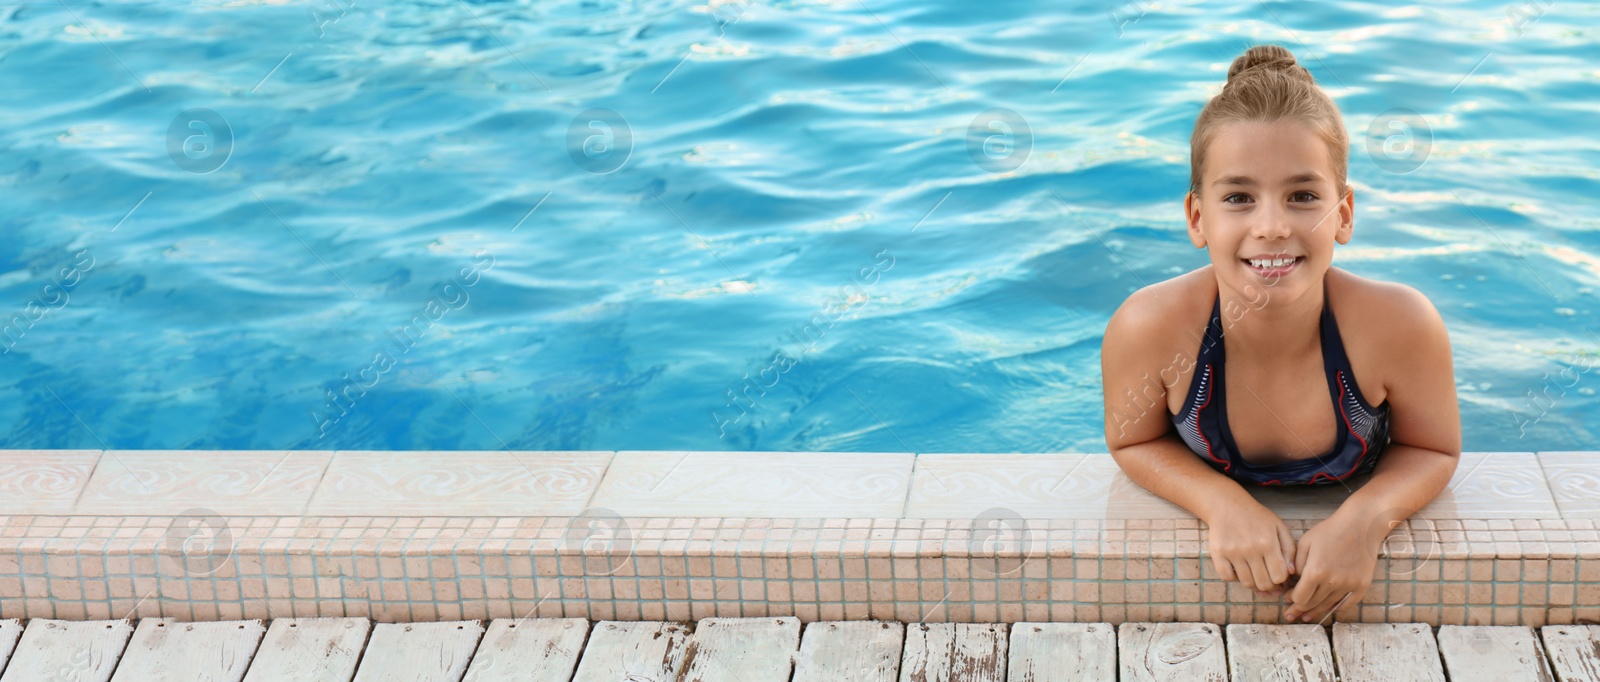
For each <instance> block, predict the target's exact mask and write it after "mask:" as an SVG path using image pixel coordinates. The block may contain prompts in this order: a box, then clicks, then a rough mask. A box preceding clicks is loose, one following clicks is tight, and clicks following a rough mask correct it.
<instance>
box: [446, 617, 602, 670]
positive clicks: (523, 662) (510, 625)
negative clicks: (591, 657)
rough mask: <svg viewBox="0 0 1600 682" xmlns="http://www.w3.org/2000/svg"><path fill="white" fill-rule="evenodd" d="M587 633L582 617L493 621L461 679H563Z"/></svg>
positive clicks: (575, 658) (587, 627) (587, 623)
mask: <svg viewBox="0 0 1600 682" xmlns="http://www.w3.org/2000/svg"><path fill="white" fill-rule="evenodd" d="M588 635H589V621H586V620H584V619H582V618H537V619H524V620H510V619H504V618H502V619H499V620H495V621H493V622H491V623H489V630H488V632H485V633H484V634H483V641H482V642H480V643H479V644H478V652H477V653H475V654H473V655H472V667H470V668H468V669H467V678H466V680H464V682H511V681H512V680H519V681H521V682H567V681H568V680H570V679H572V670H573V669H574V668H576V667H577V666H578V655H579V654H582V653H583V640H584V638H585V637H587V636H588Z"/></svg>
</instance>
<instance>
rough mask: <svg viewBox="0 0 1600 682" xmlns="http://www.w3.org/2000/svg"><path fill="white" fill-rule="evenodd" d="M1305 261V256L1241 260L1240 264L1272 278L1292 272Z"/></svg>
mask: <svg viewBox="0 0 1600 682" xmlns="http://www.w3.org/2000/svg"><path fill="white" fill-rule="evenodd" d="M1305 260H1306V257H1305V256H1295V257H1294V258H1258V259H1250V258H1240V259H1239V262H1240V263H1244V264H1245V266H1246V267H1248V268H1250V269H1251V270H1254V271H1255V272H1256V273H1258V274H1261V275H1267V276H1272V275H1283V274H1286V273H1288V272H1291V271H1293V270H1294V269H1295V268H1296V267H1299V265H1300V264H1301V263H1303V262H1305Z"/></svg>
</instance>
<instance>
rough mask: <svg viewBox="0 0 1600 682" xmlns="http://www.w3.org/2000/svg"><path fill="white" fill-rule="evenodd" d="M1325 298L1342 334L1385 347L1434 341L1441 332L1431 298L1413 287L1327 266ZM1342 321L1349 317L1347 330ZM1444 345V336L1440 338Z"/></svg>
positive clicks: (1439, 322)
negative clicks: (1327, 295)
mask: <svg viewBox="0 0 1600 682" xmlns="http://www.w3.org/2000/svg"><path fill="white" fill-rule="evenodd" d="M1328 272H1329V274H1330V275H1332V276H1331V277H1329V286H1330V287H1331V291H1330V292H1329V298H1330V299H1331V300H1332V301H1333V306H1334V311H1333V313H1334V316H1335V317H1337V318H1338V319H1339V320H1341V323H1340V332H1341V334H1342V335H1345V336H1351V335H1354V336H1357V337H1359V338H1363V339H1367V340H1373V341H1376V342H1378V343H1379V344H1380V345H1383V346H1387V347H1391V348H1392V347H1396V346H1397V345H1398V346H1400V347H1406V346H1414V345H1416V344H1418V343H1436V342H1438V341H1439V340H1440V338H1441V335H1443V334H1445V326H1444V318H1443V317H1442V316H1441V315H1439V311H1438V309H1437V308H1435V307H1434V305H1433V301H1430V300H1428V297H1427V296H1426V295H1425V294H1423V293H1422V292H1421V291H1418V290H1416V289H1415V288H1414V287H1412V286H1410V285H1407V284H1402V283H1399V282H1385V281H1382V280H1376V279H1370V278H1367V277H1362V276H1360V275H1357V274H1354V273H1351V272H1349V271H1347V270H1342V269H1339V268H1330V269H1329V271H1328ZM1343 320H1350V323H1349V324H1348V326H1349V327H1350V331H1345V328H1346V326H1347V324H1346V323H1344V322H1343ZM1443 338H1444V341H1445V342H1446V345H1447V346H1448V337H1443Z"/></svg>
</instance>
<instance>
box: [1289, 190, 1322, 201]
mask: <svg viewBox="0 0 1600 682" xmlns="http://www.w3.org/2000/svg"><path fill="white" fill-rule="evenodd" d="M1294 197H1305V198H1304V199H1300V200H1299V201H1300V202H1301V203H1311V202H1313V201H1316V200H1317V195H1316V194H1315V193H1313V192H1295V193H1294V194H1292V195H1290V197H1289V198H1290V200H1294Z"/></svg>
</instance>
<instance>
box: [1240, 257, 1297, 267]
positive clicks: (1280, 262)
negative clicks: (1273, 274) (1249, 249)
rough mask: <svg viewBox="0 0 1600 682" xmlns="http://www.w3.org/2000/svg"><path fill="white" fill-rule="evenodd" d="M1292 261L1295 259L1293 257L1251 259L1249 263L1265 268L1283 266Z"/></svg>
mask: <svg viewBox="0 0 1600 682" xmlns="http://www.w3.org/2000/svg"><path fill="white" fill-rule="evenodd" d="M1294 261H1295V259H1294V258H1267V259H1251V260H1250V264H1251V265H1253V266H1255V267H1258V268H1261V269H1266V268H1279V267H1283V266H1285V265H1288V264H1290V263H1293V262H1294Z"/></svg>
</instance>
